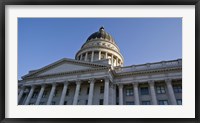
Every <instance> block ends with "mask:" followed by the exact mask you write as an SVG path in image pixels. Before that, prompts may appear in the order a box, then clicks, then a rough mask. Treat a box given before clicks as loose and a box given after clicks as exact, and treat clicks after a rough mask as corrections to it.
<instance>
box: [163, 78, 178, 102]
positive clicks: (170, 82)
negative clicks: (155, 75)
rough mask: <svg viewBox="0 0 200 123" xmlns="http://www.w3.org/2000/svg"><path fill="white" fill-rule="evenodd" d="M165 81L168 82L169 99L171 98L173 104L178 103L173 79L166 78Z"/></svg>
mask: <svg viewBox="0 0 200 123" xmlns="http://www.w3.org/2000/svg"><path fill="white" fill-rule="evenodd" d="M165 82H166V85H167V89H168V94H169V99H170V102H171V104H172V105H177V102H176V98H175V95H174V90H173V87H172V80H171V79H167V80H165Z"/></svg>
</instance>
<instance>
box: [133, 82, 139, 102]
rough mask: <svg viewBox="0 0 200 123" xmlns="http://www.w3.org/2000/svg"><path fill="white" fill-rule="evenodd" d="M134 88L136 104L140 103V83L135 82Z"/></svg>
mask: <svg viewBox="0 0 200 123" xmlns="http://www.w3.org/2000/svg"><path fill="white" fill-rule="evenodd" d="M133 89H134V99H135V105H140V99H139V93H138V83H137V82H135V83H133Z"/></svg>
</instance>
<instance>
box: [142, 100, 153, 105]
mask: <svg viewBox="0 0 200 123" xmlns="http://www.w3.org/2000/svg"><path fill="white" fill-rule="evenodd" d="M142 105H151V104H150V101H142Z"/></svg>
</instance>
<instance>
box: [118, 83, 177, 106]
mask: <svg viewBox="0 0 200 123" xmlns="http://www.w3.org/2000/svg"><path fill="white" fill-rule="evenodd" d="M165 83H166V85H167V89H168V94H169V99H170V102H171V104H172V105H177V103H176V98H175V95H174V91H173V87H172V80H171V79H167V80H165ZM132 84H133V91H134V101H135V105H140V98H139V91H138V90H139V89H138V84H139V83H137V82H134V83H132ZM148 84H149V87H150V95H151V99H152V105H158V102H157V97H156V91H155V81H148ZM118 88H119V105H123V84H118Z"/></svg>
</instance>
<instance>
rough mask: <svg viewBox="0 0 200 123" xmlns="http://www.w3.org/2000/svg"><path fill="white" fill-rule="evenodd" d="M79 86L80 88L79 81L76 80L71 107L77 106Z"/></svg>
mask: <svg viewBox="0 0 200 123" xmlns="http://www.w3.org/2000/svg"><path fill="white" fill-rule="evenodd" d="M80 86H81V81H80V80H78V81H77V82H76V91H75V94H74V100H73V105H77V102H78V96H79V91H80Z"/></svg>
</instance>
